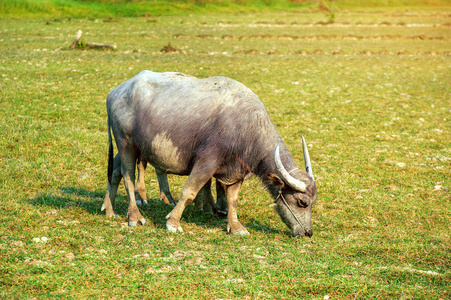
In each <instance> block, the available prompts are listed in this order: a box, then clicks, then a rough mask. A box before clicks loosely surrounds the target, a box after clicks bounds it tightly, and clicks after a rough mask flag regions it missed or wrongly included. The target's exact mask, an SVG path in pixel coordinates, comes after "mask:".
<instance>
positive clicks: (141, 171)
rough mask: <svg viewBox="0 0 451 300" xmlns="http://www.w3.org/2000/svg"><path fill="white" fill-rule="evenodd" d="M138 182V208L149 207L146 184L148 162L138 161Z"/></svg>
mask: <svg viewBox="0 0 451 300" xmlns="http://www.w3.org/2000/svg"><path fill="white" fill-rule="evenodd" d="M137 167H138V180H137V181H136V186H135V199H136V204H137V205H138V206H141V205H143V206H145V205H147V196H146V184H145V183H144V175H145V173H146V167H147V161H145V160H142V159H138V161H137Z"/></svg>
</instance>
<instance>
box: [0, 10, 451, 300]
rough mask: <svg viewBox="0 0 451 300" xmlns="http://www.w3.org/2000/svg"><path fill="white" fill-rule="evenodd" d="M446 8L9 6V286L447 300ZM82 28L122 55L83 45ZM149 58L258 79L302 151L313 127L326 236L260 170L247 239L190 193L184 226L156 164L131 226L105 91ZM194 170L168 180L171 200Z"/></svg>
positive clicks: (0, 138) (168, 294) (3, 46)
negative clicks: (173, 230) (130, 10)
mask: <svg viewBox="0 0 451 300" xmlns="http://www.w3.org/2000/svg"><path fill="white" fill-rule="evenodd" d="M449 14H450V11H449V10H448V9H444V8H428V9H425V10H423V9H418V8H417V9H410V10H409V11H408V12H405V11H404V10H401V11H397V10H393V9H391V8H390V9H387V10H384V9H378V12H374V11H360V10H358V11H347V12H343V11H342V12H339V13H337V14H336V16H335V23H334V24H333V25H320V24H321V23H322V22H326V21H327V18H328V16H327V15H326V14H324V13H320V12H316V11H314V10H312V11H303V12H299V11H286V12H269V11H263V12H256V11H254V12H247V13H233V14H232V13H228V14H221V13H216V14H214V15H197V16H196V18H193V17H188V16H158V17H148V18H116V19H114V20H109V19H106V17H98V18H94V19H92V20H90V19H87V18H84V19H68V18H60V19H58V20H53V19H52V20H51V21H49V22H47V18H42V17H41V18H40V19H39V18H30V19H27V18H19V20H15V19H9V20H0V32H1V35H0V90H1V105H0V116H1V118H0V132H1V135H0V166H1V169H2V172H1V173H0V216H1V217H0V219H1V222H0V297H1V298H6V299H17V298H20V299H22V298H25V299H31V298H37V299H44V298H76V299H77V298H88V297H93V298H155V299H268V298H275V299H303V298H304V299H324V296H325V295H328V296H329V297H330V298H331V299H351V298H352V299H353V298H357V299H369V298H371V299H374V298H382V299H392V298H395V299H399V298H404V299H447V298H450V288H449V282H450V281H451V269H450V266H451V254H450V253H451V252H450V249H451V239H450V234H451V230H450V226H449V224H450V223H451V201H450V200H451V197H450V184H451V180H450V177H451V176H450V175H451V169H450V159H451V139H450V136H451V135H450V130H451V125H450V124H451V123H450V117H449V115H450V107H451V101H450V82H451V80H450V79H451V78H450V75H449V74H451V70H450V69H451V68H450V66H451V64H450V52H449V51H450V50H449V49H450V38H451V36H450V31H449V20H448V16H449ZM104 20H107V21H109V22H103V21H104ZM111 21H115V22H111ZM79 29H82V30H83V39H84V40H85V41H89V42H98V43H108V44H116V45H117V50H116V51H96V50H72V51H70V50H68V47H69V45H70V44H71V42H72V40H73V38H74V36H75V34H76V32H77V30H79ZM168 43H171V45H172V46H173V47H175V48H177V49H179V50H180V52H178V53H172V54H163V53H161V52H160V50H161V49H162V48H163V47H164V46H166V45H168ZM143 69H150V70H154V71H180V72H184V73H188V74H191V75H194V76H198V77H207V76H214V75H224V76H228V77H231V78H234V79H237V80H239V81H241V82H243V83H244V84H245V85H247V86H248V87H250V88H251V89H252V90H253V91H254V92H255V93H256V94H258V95H259V96H260V98H261V100H262V101H263V103H264V104H265V105H266V108H267V110H268V112H269V113H270V115H271V117H272V119H273V121H274V123H275V125H276V127H277V129H278V130H279V132H280V134H281V135H282V136H283V138H284V139H285V141H286V143H287V145H288V147H289V148H290V149H291V151H292V153H293V155H294V157H295V159H296V160H297V161H298V162H299V163H300V164H302V159H303V158H302V152H301V151H302V145H301V140H300V137H301V135H304V136H305V138H306V140H307V143H308V144H309V145H310V146H309V147H310V148H309V149H310V156H311V158H312V161H313V168H314V172H315V175H316V178H317V184H318V203H317V205H316V206H315V207H314V208H313V224H314V225H313V227H314V228H313V229H314V235H313V237H312V238H305V239H293V238H290V237H289V230H288V229H287V228H286V227H285V226H284V224H283V223H282V222H281V220H280V219H279V217H278V216H277V215H276V213H275V212H273V210H272V208H271V207H270V204H271V203H272V200H271V199H270V197H269V195H268V193H267V192H266V191H265V190H264V188H263V187H262V185H261V184H260V182H259V181H258V180H257V179H255V178H253V179H250V180H248V181H246V182H245V184H244V186H243V188H242V190H241V193H240V203H239V210H238V214H239V218H240V221H241V222H242V223H243V225H245V226H246V227H247V228H248V230H249V231H250V233H251V235H250V236H249V237H235V236H229V235H227V234H226V233H225V229H226V221H225V220H221V219H218V218H217V217H214V216H209V215H204V214H202V213H199V212H196V211H195V210H194V208H193V207H188V208H187V209H186V211H185V213H184V215H183V217H182V226H183V228H184V229H185V233H184V234H175V235H174V234H169V233H168V232H167V231H166V229H165V219H164V216H165V215H166V214H167V213H169V211H170V207H167V206H165V205H163V204H162V203H160V202H159V201H158V200H157V195H158V187H157V184H156V177H155V175H154V174H152V173H151V172H150V173H149V175H148V177H147V180H146V183H147V193H148V195H149V198H150V199H149V207H148V208H146V209H144V210H142V213H143V215H144V216H145V218H146V219H147V220H148V221H149V223H148V224H147V225H146V226H139V227H136V228H133V229H130V228H128V227H126V218H125V217H126V209H127V203H126V196H125V190H124V188H123V187H120V190H119V197H118V199H117V212H118V214H119V218H116V219H106V218H105V216H104V215H103V214H102V213H101V212H100V207H101V204H102V201H103V197H104V194H105V189H106V182H107V178H106V169H107V139H108V138H107V131H106V109H105V98H106V95H107V93H108V92H109V91H110V90H111V89H112V88H114V87H115V86H117V85H118V84H120V83H122V82H123V81H125V80H127V79H129V78H130V77H132V76H134V75H135V74H137V73H138V72H139V71H141V70H143ZM185 179H186V178H183V177H176V176H172V177H170V178H169V181H170V184H171V188H172V191H173V194H174V196H179V195H180V192H181V189H182V187H183V183H184V180H185ZM43 237H45V238H47V240H46V239H42V238H43ZM43 241H44V242H43Z"/></svg>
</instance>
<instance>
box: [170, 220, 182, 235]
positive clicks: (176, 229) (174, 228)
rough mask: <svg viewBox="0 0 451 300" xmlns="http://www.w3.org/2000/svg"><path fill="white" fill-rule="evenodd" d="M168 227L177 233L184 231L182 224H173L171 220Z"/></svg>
mask: <svg viewBox="0 0 451 300" xmlns="http://www.w3.org/2000/svg"><path fill="white" fill-rule="evenodd" d="M166 228H167V229H168V230H169V232H173V233H177V232H180V233H181V232H183V229H182V226H180V225H178V226H177V225H176V226H174V225H172V224H171V223H170V222H169V221H167V222H166Z"/></svg>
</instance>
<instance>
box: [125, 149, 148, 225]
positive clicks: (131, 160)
mask: <svg viewBox="0 0 451 300" xmlns="http://www.w3.org/2000/svg"><path fill="white" fill-rule="evenodd" d="M120 154H121V161H122V164H121V169H122V176H123V177H124V185H125V189H126V191H127V197H128V212H127V219H128V226H130V227H134V226H136V224H138V222H140V223H141V224H142V225H144V224H146V220H145V219H144V217H143V216H142V215H141V213H140V212H139V209H138V206H137V205H136V199H135V184H134V182H135V166H136V158H135V157H134V155H133V154H132V153H131V151H130V152H127V151H125V153H120Z"/></svg>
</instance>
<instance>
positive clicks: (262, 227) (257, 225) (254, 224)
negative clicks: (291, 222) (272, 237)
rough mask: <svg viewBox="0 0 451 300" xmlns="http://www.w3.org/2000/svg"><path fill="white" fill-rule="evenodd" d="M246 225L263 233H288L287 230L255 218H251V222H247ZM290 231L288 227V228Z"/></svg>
mask: <svg viewBox="0 0 451 300" xmlns="http://www.w3.org/2000/svg"><path fill="white" fill-rule="evenodd" d="M246 227H247V228H249V229H252V230H255V231H260V232H263V233H269V234H286V231H283V230H279V229H276V228H274V227H271V226H270V225H267V224H264V223H261V222H260V221H258V220H255V219H254V218H251V219H249V222H247V224H246ZM287 231H288V229H287Z"/></svg>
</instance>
